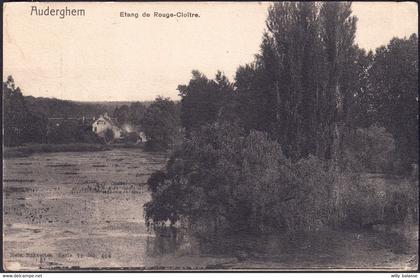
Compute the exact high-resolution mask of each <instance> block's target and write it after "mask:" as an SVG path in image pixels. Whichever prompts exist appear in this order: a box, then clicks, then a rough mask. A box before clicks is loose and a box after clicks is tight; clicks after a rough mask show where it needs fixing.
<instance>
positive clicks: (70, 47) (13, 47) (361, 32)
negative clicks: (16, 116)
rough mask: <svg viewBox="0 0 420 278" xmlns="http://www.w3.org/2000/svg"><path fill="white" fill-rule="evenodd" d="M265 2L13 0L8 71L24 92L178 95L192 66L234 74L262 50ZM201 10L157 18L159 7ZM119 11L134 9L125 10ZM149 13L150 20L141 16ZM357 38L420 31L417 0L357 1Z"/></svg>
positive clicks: (7, 29) (368, 41) (362, 41)
mask: <svg viewBox="0 0 420 278" xmlns="http://www.w3.org/2000/svg"><path fill="white" fill-rule="evenodd" d="M33 5H36V6H37V7H39V8H43V7H44V8H45V7H46V6H50V8H64V7H65V6H68V7H69V8H83V9H85V10H86V16H85V17H67V18H64V19H60V18H59V17H51V16H49V17H46V16H31V15H30V11H31V6H33ZM268 5H269V3H267V2H264V3H258V2H243V3H232V2H231V3H220V2H215V3H205V2H200V3H181V2H176V3H99V4H98V3H87V2H85V3H7V4H5V6H4V16H3V20H4V22H3V47H4V48H3V50H4V53H3V55H4V56H3V61H4V63H3V78H5V77H6V76H7V75H10V74H12V75H13V77H14V79H15V81H16V83H17V85H18V86H20V87H21V89H22V91H23V93H24V94H25V95H33V96H37V97H38V96H42V97H55V98H60V99H70V100H80V101H117V100H118V101H126V100H127V101H131V100H152V99H154V98H155V97H156V96H157V95H162V96H168V97H171V98H172V99H178V96H177V93H178V92H177V90H176V87H177V86H178V84H185V83H187V82H188V81H189V79H190V77H191V70H192V69H198V70H200V71H201V72H203V73H204V74H206V75H207V76H209V77H214V74H215V73H216V71H217V70H218V69H219V70H221V71H223V72H224V73H225V74H226V75H227V76H228V77H229V78H231V79H232V78H233V76H234V74H235V71H236V68H237V67H238V66H239V65H243V64H245V63H248V62H251V61H252V60H253V57H254V54H255V53H257V52H258V48H259V44H260V42H261V35H262V32H263V30H264V28H265V25H264V20H265V18H266V15H267V7H268ZM178 11H181V12H193V13H198V14H199V15H200V17H199V18H177V19H176V18H170V19H166V18H153V12H163V13H166V12H178ZM120 12H138V13H139V18H138V19H135V18H122V17H120ZM143 12H150V13H151V14H152V16H151V17H150V18H142V17H141V14H142V13H143ZM353 13H354V14H355V15H356V16H357V17H358V18H359V21H358V28H357V34H356V42H357V43H358V44H359V46H361V47H363V48H365V49H375V48H376V47H378V46H380V45H383V44H386V43H387V42H388V41H389V40H390V39H391V38H392V37H394V36H397V37H404V36H409V35H410V34H411V33H413V32H416V33H417V32H418V31H417V4H416V3H414V2H399V3H397V2H372V3H368V2H355V3H353Z"/></svg>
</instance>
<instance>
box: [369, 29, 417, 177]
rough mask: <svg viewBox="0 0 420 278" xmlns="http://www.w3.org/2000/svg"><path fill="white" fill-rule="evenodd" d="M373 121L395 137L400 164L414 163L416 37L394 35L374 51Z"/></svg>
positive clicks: (415, 136) (408, 164)
mask: <svg viewBox="0 0 420 278" xmlns="http://www.w3.org/2000/svg"><path fill="white" fill-rule="evenodd" d="M369 75H370V80H371V86H372V92H371V94H372V97H371V107H372V108H371V109H372V110H373V114H374V116H375V120H376V121H377V122H378V123H379V124H380V125H382V126H384V127H385V128H386V129H387V130H388V131H389V132H390V133H391V134H392V135H393V136H394V138H395V143H396V149H397V153H398V154H399V157H400V159H401V160H402V162H403V167H404V168H405V169H406V170H407V172H409V171H410V166H411V164H412V163H417V162H418V37H417V35H416V34H412V35H411V36H410V38H408V39H406V38H404V39H397V38H394V39H392V40H391V41H390V43H389V44H388V45H387V46H383V47H380V48H378V49H377V50H376V54H375V57H374V60H373V64H372V67H371V68H370V70H369Z"/></svg>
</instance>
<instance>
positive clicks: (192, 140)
mask: <svg viewBox="0 0 420 278" xmlns="http://www.w3.org/2000/svg"><path fill="white" fill-rule="evenodd" d="M356 23H357V18H355V17H354V16H352V14H351V4H350V3H342V2H324V3H310V2H283V3H275V4H274V5H272V6H271V7H270V8H269V13H268V18H267V20H266V25H267V31H266V32H265V33H264V34H263V39H262V43H261V48H260V52H259V54H258V55H256V59H255V61H254V62H252V63H250V64H247V65H244V66H240V67H239V68H238V70H237V73H236V76H235V80H234V82H231V81H229V80H228V79H227V78H226V77H225V76H224V75H223V74H222V73H220V72H218V73H217V74H216V77H215V78H214V79H209V78H207V77H206V76H204V75H203V74H201V73H200V72H198V71H193V76H192V79H191V80H190V82H189V83H188V84H187V85H180V86H179V87H178V90H179V92H180V96H181V98H182V99H181V111H180V117H181V123H182V126H183V127H184V129H185V140H184V143H183V144H182V145H181V146H180V147H179V148H176V149H175V150H174V152H173V154H172V156H171V159H170V160H169V162H168V164H167V166H166V169H164V170H163V171H159V172H157V173H155V174H153V175H152V177H151V178H150V180H149V185H150V189H151V191H152V201H151V202H149V203H148V204H147V205H146V206H145V211H146V219H147V220H148V221H149V223H153V224H154V225H161V224H165V223H166V221H169V222H170V223H171V225H174V224H176V223H178V222H179V221H181V222H182V223H188V225H189V226H190V228H191V229H192V230H193V231H196V232H199V231H203V230H204V231H206V232H208V231H214V232H216V233H218V232H229V231H230V232H252V231H253V230H256V231H258V232H260V231H262V230H267V229H268V230H270V229H274V230H276V231H279V230H280V229H284V230H288V231H294V230H317V229H322V228H325V227H337V226H340V225H342V226H351V227H354V226H357V227H362V226H366V225H367V226H369V223H373V222H372V221H379V222H381V223H388V224H389V223H391V222H392V223H397V222H398V223H399V222H401V221H404V219H406V217H407V215H408V214H409V213H408V212H409V205H408V204H409V203H410V202H412V204H418V199H412V196H416V195H415V192H416V191H415V188H412V190H413V191H411V192H400V193H399V195H398V194H389V195H387V196H386V198H385V199H381V198H382V197H380V196H379V197H378V196H377V195H375V194H376V193H375V191H374V190H372V188H370V187H368V186H367V185H366V184H363V183H361V180H360V178H359V173H360V172H380V173H387V174H390V173H396V174H407V173H409V172H410V171H411V168H412V164H413V163H417V160H418V152H417V148H418V137H417V133H418V127H417V123H418V110H417V106H418V98H417V88H418V77H417V76H418V54H417V46H418V38H417V35H416V34H413V35H411V36H410V38H408V39H406V38H404V39H393V40H392V41H391V42H390V43H389V44H388V45H387V46H383V47H380V48H378V49H377V50H376V52H375V53H373V52H368V53H366V51H365V50H363V49H360V48H359V47H358V46H357V45H356V44H355V43H354V38H355V32H356ZM413 193H414V195H411V194H413ZM410 196H411V197H410ZM405 197H406V201H402V200H403V199H404V198H405ZM409 199H410V200H411V201H407V200H409ZM396 204H398V205H396ZM414 210H415V208H414ZM384 211H385V212H386V213H385V214H384ZM416 213H418V212H416ZM378 219H379V220H378ZM392 219H393V220H392ZM379 222H378V223H379Z"/></svg>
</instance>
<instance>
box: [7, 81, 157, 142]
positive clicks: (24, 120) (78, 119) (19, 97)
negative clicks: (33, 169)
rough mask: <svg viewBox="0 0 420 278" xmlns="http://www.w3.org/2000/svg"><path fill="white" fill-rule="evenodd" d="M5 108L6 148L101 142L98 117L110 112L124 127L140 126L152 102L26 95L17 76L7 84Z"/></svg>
mask: <svg viewBox="0 0 420 278" xmlns="http://www.w3.org/2000/svg"><path fill="white" fill-rule="evenodd" d="M121 104H122V105H121ZM3 105H4V106H3V107H4V109H3V118H4V130H5V133H4V145H5V146H18V145H21V144H25V143H54V144H56V143H57V144H62V143H100V142H101V140H100V138H98V137H97V136H96V135H95V134H94V133H93V132H92V130H91V129H92V128H91V126H90V124H91V122H92V119H93V118H94V117H98V116H99V115H101V114H103V113H108V114H110V115H113V116H114V117H116V119H117V122H118V123H119V124H121V125H122V124H126V123H128V124H131V125H133V126H136V125H139V124H140V122H141V120H142V118H143V115H144V113H145V110H146V108H147V106H149V105H150V102H131V103H130V102H128V103H125V102H109V103H106V102H102V103H101V102H96V103H95V102H92V103H82V102H74V101H67V100H59V99H53V98H41V97H39V98H35V97H32V96H23V94H22V92H21V89H20V88H19V87H18V86H16V84H15V81H14V80H13V77H12V76H9V77H8V78H7V80H6V81H5V82H3ZM120 105H121V106H120ZM126 111H127V113H125V112H126ZM83 118H84V119H83Z"/></svg>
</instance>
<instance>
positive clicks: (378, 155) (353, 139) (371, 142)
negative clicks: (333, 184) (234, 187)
mask: <svg viewBox="0 0 420 278" xmlns="http://www.w3.org/2000/svg"><path fill="white" fill-rule="evenodd" d="M343 145H344V146H343V148H344V159H343V164H344V167H345V168H347V169H349V170H353V171H354V170H355V171H359V172H360V171H365V172H366V171H368V172H387V171H388V172H389V171H390V170H391V169H392V166H393V165H392V163H393V159H394V155H395V154H394V151H395V143H394V138H393V136H392V135H391V134H390V133H388V132H387V131H386V130H385V128H383V127H378V126H375V125H373V126H371V127H369V128H358V129H355V130H351V131H349V132H348V133H347V134H346V136H345V137H344V144H343Z"/></svg>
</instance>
